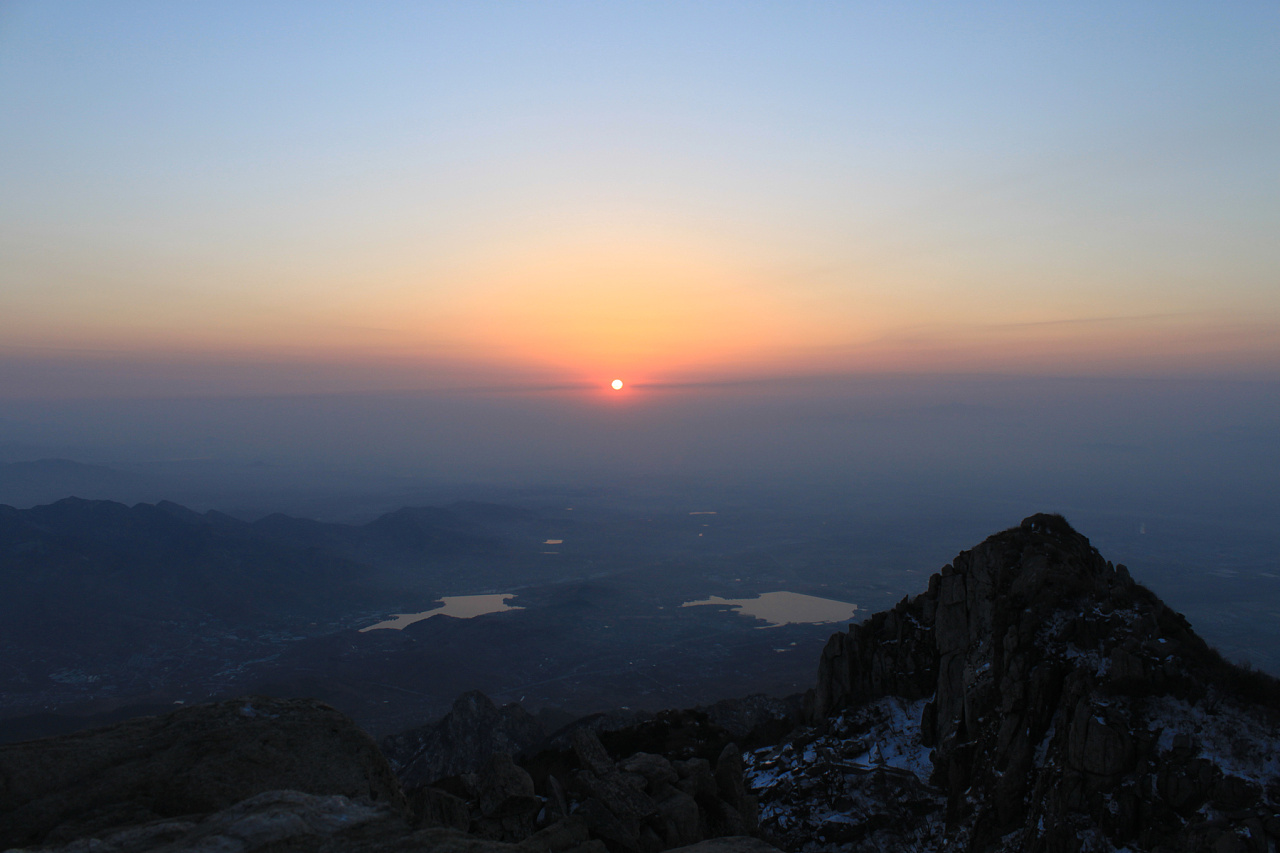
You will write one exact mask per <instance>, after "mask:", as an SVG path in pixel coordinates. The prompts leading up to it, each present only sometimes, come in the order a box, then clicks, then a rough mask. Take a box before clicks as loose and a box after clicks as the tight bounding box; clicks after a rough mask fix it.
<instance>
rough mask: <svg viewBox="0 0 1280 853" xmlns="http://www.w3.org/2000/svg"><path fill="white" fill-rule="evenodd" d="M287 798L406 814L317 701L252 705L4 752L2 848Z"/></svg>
mask: <svg viewBox="0 0 1280 853" xmlns="http://www.w3.org/2000/svg"><path fill="white" fill-rule="evenodd" d="M280 789H290V790H295V791H300V792H303V793H307V794H315V795H340V796H344V797H350V798H358V799H362V800H365V801H368V802H371V803H380V804H386V805H387V806H389V807H390V808H391V809H392V810H393V811H403V810H404V808H405V801H404V795H403V794H402V792H401V790H400V786H399V784H398V782H397V780H396V778H395V775H394V774H393V773H392V771H391V768H390V766H389V765H388V764H387V761H386V759H385V758H383V756H382V754H381V753H380V752H379V751H378V748H377V745H376V744H375V743H374V742H373V740H372V739H371V738H370V737H369V736H368V735H367V734H365V733H364V732H363V731H361V730H360V729H359V728H357V727H356V725H355V724H354V723H353V722H352V721H351V720H350V719H349V718H347V717H346V716H344V715H342V714H340V713H338V712H337V711H335V710H333V709H332V708H330V707H329V706H327V705H323V704H321V703H319V702H314V701H311V700H301V699H294V700H284V699H267V698H262V697H250V698H246V699H237V700H234V701H230V702H220V703H216V704H211V705H199V706H193V707H190V708H185V709H182V710H179V711H175V712H173V713H171V714H167V715H165V716H162V717H143V718H140V719H136V720H129V721H127V722H124V723H118V724H116V725H114V726H110V727H107V728H102V729H93V730H90V731H86V732H78V733H76V734H70V735H63V736H60V737H54V738H47V739H45V740H37V741H29V742H26V743H16V744H7V745H4V746H0V849H3V848H6V847H16V846H22V845H29V844H39V843H47V842H58V841H67V840H71V839H74V838H77V837H80V836H82V835H88V834H91V833H93V832H96V831H97V830H99V829H100V828H104V827H108V828H109V827H119V826H124V825H130V824H142V823H146V822H149V821H153V820H156V819H160V818H172V817H178V816H182V815H191V814H207V813H210V812H215V811H219V810H221V809H225V808H228V807H230V806H232V805H234V804H236V803H238V802H240V801H242V800H244V799H247V798H249V797H252V796H254V795H256V794H260V793H263V792H266V791H273V790H280Z"/></svg>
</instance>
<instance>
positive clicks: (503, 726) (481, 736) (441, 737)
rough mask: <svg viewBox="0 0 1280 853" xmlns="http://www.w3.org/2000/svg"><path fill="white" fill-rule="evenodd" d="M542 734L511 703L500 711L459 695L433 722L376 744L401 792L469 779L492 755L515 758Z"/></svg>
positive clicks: (475, 695) (479, 697) (480, 698)
mask: <svg viewBox="0 0 1280 853" xmlns="http://www.w3.org/2000/svg"><path fill="white" fill-rule="evenodd" d="M546 737H547V733H546V732H545V731H544V730H543V728H542V725H541V724H540V723H539V722H538V721H537V720H535V719H534V718H533V717H532V716H530V715H529V714H528V713H527V712H526V711H525V710H524V708H522V707H520V706H519V705H518V704H516V703H514V702H513V703H511V704H509V705H504V706H502V707H501V708H499V707H497V706H496V705H494V704H493V701H492V700H491V699H490V698H489V697H488V696H485V695H484V694H483V693H481V692H480V691H479V690H472V691H471V692H469V693H464V694H462V695H461V696H459V697H458V698H457V700H456V701H455V702H454V703H453V708H452V710H450V711H449V713H448V714H446V715H445V716H444V718H443V719H441V720H440V721H439V722H437V723H434V724H432V725H429V726H423V727H421V728H418V729H412V730H410V731H407V732H404V733H403V734H398V735H392V736H391V737H387V738H384V739H383V741H382V751H383V752H384V753H385V754H386V756H387V758H388V760H389V761H390V762H391V766H392V767H393V768H395V770H396V772H397V774H398V775H399V776H400V779H401V781H402V782H403V783H404V785H405V787H407V788H414V787H419V786H422V785H428V784H430V783H432V782H435V781H436V780H438V779H444V778H446V777H449V776H460V775H462V774H463V773H474V772H476V771H477V770H479V769H480V768H481V766H483V765H484V763H485V762H486V761H488V760H489V756H491V755H493V754H494V753H506V754H507V755H521V754H524V753H526V752H529V751H531V750H533V749H534V748H536V747H538V746H540V745H541V744H542V742H543V741H545V740H546Z"/></svg>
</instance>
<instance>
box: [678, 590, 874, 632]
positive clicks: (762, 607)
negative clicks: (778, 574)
mask: <svg viewBox="0 0 1280 853" xmlns="http://www.w3.org/2000/svg"><path fill="white" fill-rule="evenodd" d="M706 604H714V605H718V606H720V607H731V608H733V609H734V610H737V611H738V613H740V614H741V615H743V616H750V617H752V618H754V619H763V620H764V621H765V622H768V623H769V624H768V625H761V626H760V627H762V628H777V627H779V626H781V625H789V624H792V623H802V624H809V625H825V624H827V623H829V622H848V621H849V620H850V619H852V618H853V615H854V613H855V612H856V611H857V609H858V605H856V604H851V603H849V602H847V601H836V600H834V599H831V598H819V597H817V596H816V595H803V594H801V593H798V592H785V591H784V592H766V593H763V594H761V595H759V596H758V597H756V598H721V597H720V596H718V595H713V596H711V597H710V598H707V599H704V600H702V601H686V602H685V603H684V604H681V605H680V606H681V607H698V606H701V605H706Z"/></svg>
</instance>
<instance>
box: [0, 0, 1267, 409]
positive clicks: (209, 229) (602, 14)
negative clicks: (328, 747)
mask: <svg viewBox="0 0 1280 853" xmlns="http://www.w3.org/2000/svg"><path fill="white" fill-rule="evenodd" d="M1277 103H1280V7H1278V6H1277V5H1276V4H1274V3H1261V2H1259V3H1252V2H1237V3H1231V4H1227V5H1223V4H1216V3H1207V2H1205V3H1175V2H1166V3H1110V2H1109V3H1038V4H1026V3H982V4H945V3H937V4H928V3H882V4H881V3H785V4H784V3H749V2H743V3H727V4H722V3H713V2H697V3H692V2H691V3H643V4H642V3H632V4H627V3H537V4H523V3H484V2H467V3H444V2H441V3H350V4H338V3H326V2H307V3H237V2H220V3H172V2H169V3H147V2H122V3H87V2H86V3H81V2H25V0H6V2H2V3H0V399H10V400H17V399H27V400H30V399H36V398H42V399H79V398H109V397H119V398H137V397H157V396H158V397H165V396H169V397H172V396H182V395H195V396H208V395H212V396H218V395H224V396H227V395H229V396H236V395H251V396H252V395H280V394H298V393H352V392H368V391H408V390H424V389H425V390H431V389H459V388H464V389H465V388H502V389H515V390H526V391H531V392H532V391H537V390H539V389H564V388H577V387H583V388H590V389H596V388H600V389H603V388H604V387H605V383H607V382H608V381H609V380H611V379H613V378H622V379H624V380H625V381H626V382H627V383H628V385H627V389H626V391H624V392H623V393H629V392H631V391H634V390H636V389H644V388H646V387H647V388H661V387H664V386H681V387H685V386H688V385H690V384H691V383H693V384H696V383H717V382H742V381H756V380H760V379H769V380H772V381H786V380H787V378H788V377H813V376H823V375H841V376H843V375H865V374H888V375H910V374H920V375H924V374H938V373H965V374H992V375H1009V374H1016V375H1021V376H1056V377H1064V376H1065V377H1070V376H1102V377H1118V376H1125V377H1148V378H1149V377H1206V376H1208V377H1227V378H1232V379H1254V380H1256V379H1259V378H1261V379H1274V378H1277V376H1280V275H1278V274H1280V240H1277V239H1275V235H1276V234H1280V110H1277V109H1276V105H1277Z"/></svg>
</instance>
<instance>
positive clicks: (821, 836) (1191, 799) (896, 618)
mask: <svg viewBox="0 0 1280 853" xmlns="http://www.w3.org/2000/svg"><path fill="white" fill-rule="evenodd" d="M876 709H879V713H881V714H882V715H884V714H889V715H890V716H892V714H893V713H897V714H898V715H899V716H903V715H906V716H905V717H904V718H905V719H906V720H907V721H908V724H907V725H899V726H898V729H899V731H898V732H897V733H896V734H894V735H888V734H886V733H885V731H884V730H883V729H881V730H877V729H876V725H877V724H876V723H875V722H874V721H870V722H869V721H868V720H867V719H861V720H858V719H855V718H858V717H859V716H861V717H863V718H865V717H867V715H868V714H871V715H872V716H875V713H876ZM894 709H897V710H896V711H895V710H894ZM1278 710H1280V689H1277V683H1276V682H1275V680H1274V679H1270V678H1268V677H1266V676H1262V675H1259V674H1256V673H1248V672H1245V671H1242V670H1240V669H1239V668H1237V667H1234V666H1231V665H1229V664H1227V663H1226V662H1225V661H1223V660H1222V659H1221V657H1220V656H1219V655H1218V654H1217V653H1216V652H1214V651H1213V650H1211V649H1210V648H1208V647H1207V646H1206V644H1205V643H1204V642H1203V641H1202V640H1200V639H1199V638H1198V637H1197V636H1196V635H1195V634H1194V633H1193V632H1192V631H1191V629H1190V627H1189V626H1188V624H1187V622H1186V620H1185V619H1183V617H1182V616H1180V615H1179V614H1177V613H1174V612H1173V611H1171V610H1170V609H1169V608H1167V607H1166V606H1165V605H1164V604H1162V603H1161V602H1160V601H1159V600H1158V599H1157V598H1156V597H1155V596H1154V595H1152V594H1151V593H1150V592H1149V591H1148V590H1146V589H1144V588H1143V587H1141V586H1138V585H1137V584H1135V583H1134V582H1133V581H1132V579H1131V578H1130V577H1129V574H1128V572H1127V571H1126V570H1125V568H1124V567H1123V566H1119V567H1115V566H1112V565H1111V564H1110V563H1108V562H1107V561H1106V560H1104V559H1103V558H1102V557H1101V556H1100V555H1099V554H1098V552H1097V551H1096V550H1095V549H1094V548H1092V547H1091V546H1090V544H1089V541H1088V540H1087V539H1086V538H1085V537H1083V536H1081V535H1080V534H1079V533H1077V532H1075V531H1074V530H1072V529H1071V527H1070V526H1069V525H1068V524H1067V523H1066V521H1065V520H1063V519H1062V518H1061V517H1060V516H1051V515H1037V516H1032V517H1030V518H1028V519H1026V520H1025V521H1023V522H1022V524H1021V526H1019V527H1017V528H1014V529H1012V530H1008V531H1005V532H1003V533H1000V534H997V535H995V536H992V537H991V538H989V539H987V540H986V541H985V542H983V543H982V544H981V545H979V546H977V547H976V548H974V549H973V550H971V551H966V552H964V553H962V554H960V555H959V556H958V557H956V559H955V560H954V561H953V563H952V564H951V565H949V566H947V567H945V568H944V569H943V570H942V572H941V573H940V574H936V575H934V576H933V577H932V578H931V579H930V582H929V588H928V590H927V591H926V592H925V593H923V594H921V595H918V596H916V597H915V598H914V599H910V600H906V599H904V600H903V601H902V602H900V603H899V604H898V605H897V606H896V607H894V608H893V609H892V610H890V611H887V612H884V613H879V614H876V615H875V616H873V617H871V618H870V619H868V620H867V621H866V622H863V623H862V624H859V625H855V626H852V627H851V628H850V629H849V631H848V632H847V633H842V634H837V635H835V636H834V637H832V638H831V640H830V642H829V643H828V644H827V647H826V649H825V650H824V651H823V655H822V659H821V663H820V667H819V677H818V684H817V686H816V689H815V691H814V694H813V705H812V709H811V718H810V722H811V723H812V724H813V726H814V728H812V729H811V730H809V732H808V733H807V734H798V735H796V736H793V738H792V739H791V743H790V744H787V745H784V747H781V748H775V749H773V750H764V751H760V752H758V753H756V754H755V755H753V756H749V762H750V763H751V767H750V769H749V772H748V780H749V781H750V782H752V783H753V784H754V785H755V786H756V787H757V788H758V789H759V790H760V792H761V796H762V801H763V803H764V828H765V830H766V832H767V833H770V834H771V835H772V836H773V837H774V838H776V839H777V840H779V841H780V842H781V843H782V844H783V845H784V846H788V847H794V846H800V845H802V844H806V843H807V844H810V845H812V844H817V845H818V847H822V846H823V845H824V844H825V845H827V846H828V847H830V848H831V849H834V847H835V846H837V845H836V844H835V843H834V839H840V843H842V844H853V845H854V846H853V847H852V848H848V847H846V848H842V849H867V850H880V849H893V845H894V844H896V843H899V842H901V843H906V842H908V841H909V843H910V845H911V849H916V850H931V849H938V850H941V849H948V850H954V849H970V850H1010V851H1012V850H1019V851H1023V850H1025V851H1033V853H1034V851H1054V853H1058V851H1076V850H1095V849H1096V850H1109V849H1115V848H1120V847H1125V846H1127V847H1128V848H1129V849H1130V850H1148V851H1157V850H1159V851H1182V850H1187V851H1190V850H1200V849H1206V850H1224V851H1225V850H1242V851H1244V850H1258V851H1265V850H1268V849H1274V846H1275V844H1276V842H1277V839H1280V818H1278V817H1277V803H1278V802H1280V752H1278V744H1280V730H1278V729H1277V718H1278V715H1277V711H1278ZM877 732H878V733H877ZM806 741H807V742H808V743H809V744H810V747H809V748H806V749H803V750H797V748H796V744H797V743H803V742H806ZM869 745H870V746H873V747H875V748H876V749H879V750H880V752H879V754H877V753H876V751H875V750H874V749H872V750H869V749H868V746H869ZM788 747H790V748H791V751H792V754H790V755H788V754H787V748H788ZM898 748H901V749H903V750H905V751H906V752H907V753H911V754H914V755H915V756H916V760H915V764H914V771H915V772H912V769H913V768H911V767H908V766H907V765H906V764H903V762H902V761H897V762H895V761H894V760H892V759H891V758H890V757H887V756H886V755H885V754H884V753H885V751H886V750H889V751H892V750H893V749H898ZM922 751H924V752H925V753H927V754H929V755H930V761H929V763H928V764H927V765H923V764H921V763H920V761H919V760H918V759H919V757H920V755H921V754H922ZM930 751H931V752H930ZM909 763H910V762H908V764H909ZM841 765H843V767H842V766H841ZM802 768H803V772H799V771H800V769H802ZM904 770H905V771H906V772H909V773H911V775H913V776H915V777H917V778H916V779H915V782H916V783H917V784H918V785H919V786H920V789H919V790H915V791H914V792H912V793H909V794H903V793H902V792H901V791H900V792H899V793H898V795H897V796H898V797H899V799H900V798H901V797H902V796H907V797H908V798H912V799H915V800H916V801H918V802H919V804H920V805H919V807H918V808H917V809H916V810H917V811H918V812H919V815H917V817H916V819H914V820H908V819H907V816H904V815H901V814H898V815H896V816H894V815H892V814H891V812H892V810H891V809H880V810H879V811H877V808H876V803H877V802H879V803H881V804H882V805H883V804H884V802H885V801H886V800H887V799H888V798H887V797H886V796H884V795H883V794H877V791H876V784H877V783H876V781H875V777H876V775H877V772H878V773H879V779H880V780H881V782H880V784H881V787H882V791H888V788H887V787H884V784H885V780H887V779H888V778H889V777H890V776H891V775H894V774H897V775H898V776H899V777H900V776H901V772H900V771H904ZM824 773H826V774H829V775H831V776H832V777H833V782H832V784H828V785H823V786H818V789H817V790H811V791H810V793H811V794H812V796H808V798H807V799H806V795H803V792H801V794H797V790H798V788H797V785H800V783H802V782H804V781H805V780H807V779H812V778H813V777H814V776H815V775H817V776H821V775H822V774H824ZM835 777H838V779H836V778H835ZM926 783H927V784H926ZM800 786H801V787H803V785H800ZM813 787H814V786H812V785H810V788H813ZM908 787H912V786H910V785H908ZM835 791H840V792H842V793H841V794H840V795H839V796H833V792H835ZM930 792H932V796H933V798H934V799H933V800H932V803H933V804H932V805H931V804H930ZM873 814H879V815H882V816H883V817H884V818H885V820H886V825H885V827H884V828H882V829H875V828H874V827H868V826H867V820H868V817H869V816H870V815H873ZM851 825H855V826H860V827H862V828H863V831H862V832H860V833H859V834H858V835H857V837H856V838H850V837H849V836H850V833H849V832H848V831H845V830H847V829H848V828H849V827H850V826H851ZM828 838H829V839H831V841H828ZM886 845H888V846H886ZM1268 845H1271V847H1268Z"/></svg>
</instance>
